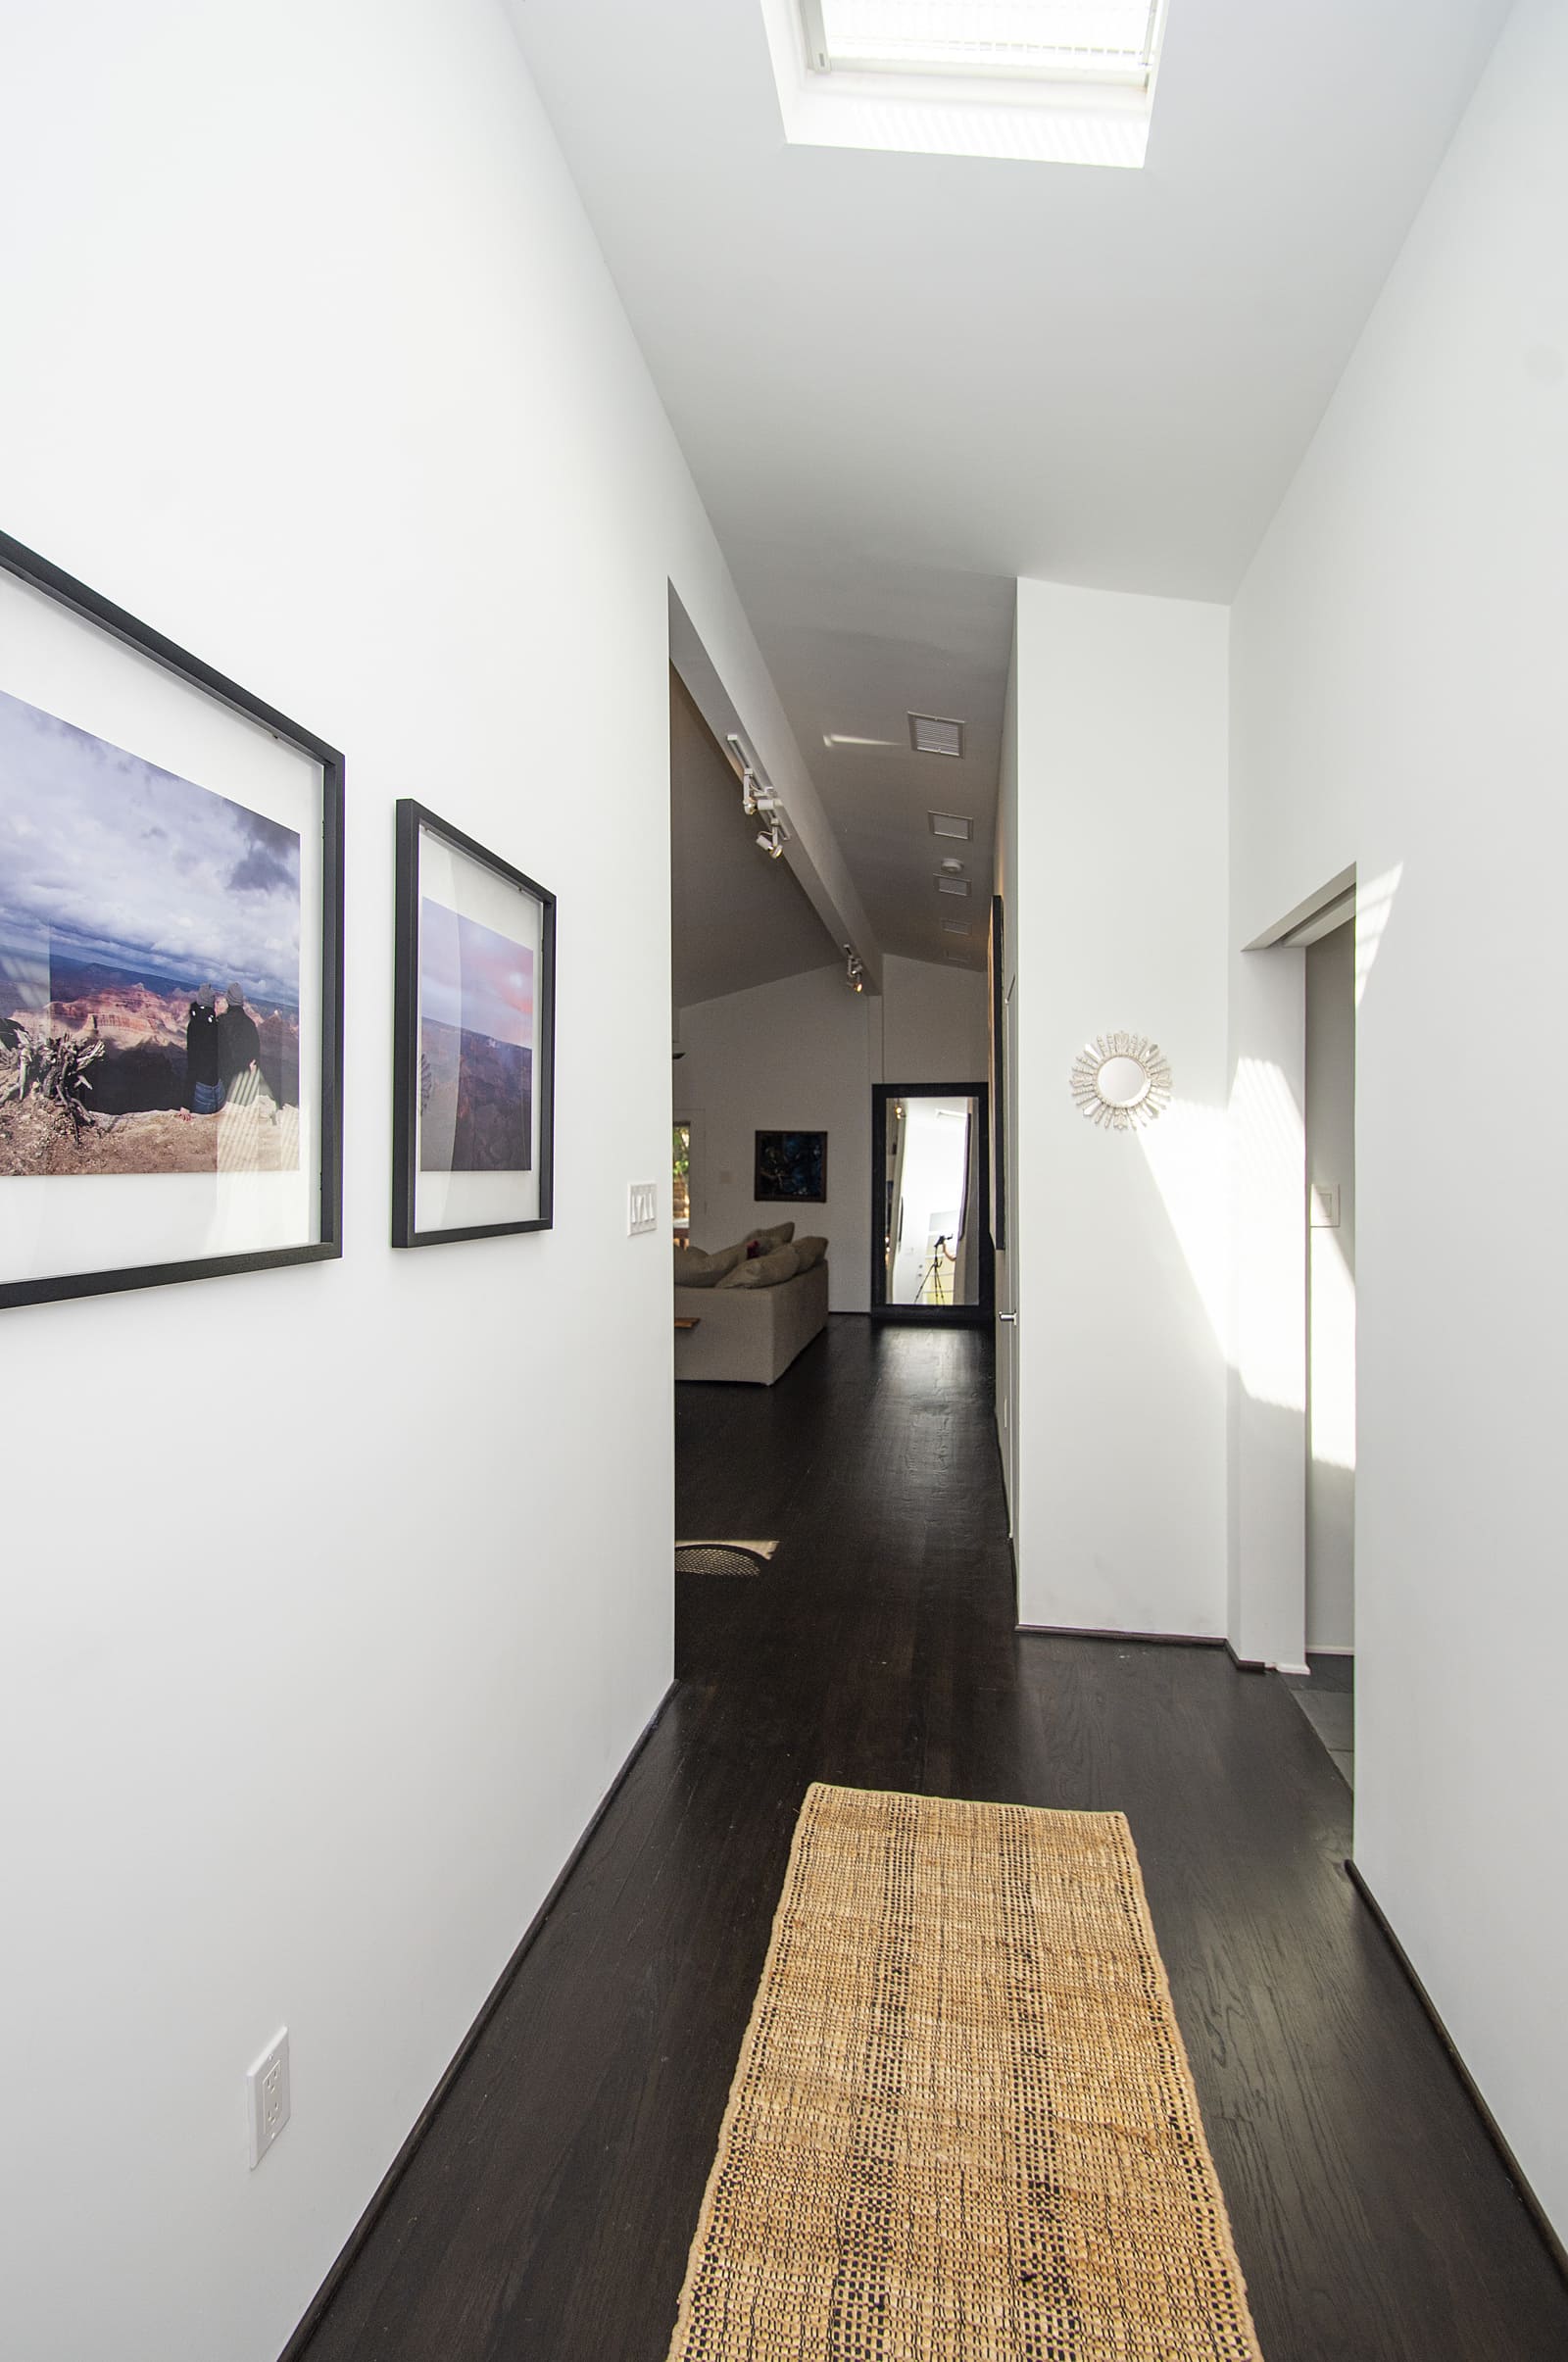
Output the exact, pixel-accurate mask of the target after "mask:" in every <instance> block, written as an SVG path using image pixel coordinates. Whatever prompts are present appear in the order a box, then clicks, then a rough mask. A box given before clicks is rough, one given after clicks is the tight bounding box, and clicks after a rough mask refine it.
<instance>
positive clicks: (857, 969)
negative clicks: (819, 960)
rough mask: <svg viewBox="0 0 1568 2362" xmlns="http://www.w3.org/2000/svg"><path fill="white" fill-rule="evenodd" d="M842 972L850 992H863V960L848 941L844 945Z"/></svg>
mask: <svg viewBox="0 0 1568 2362" xmlns="http://www.w3.org/2000/svg"><path fill="white" fill-rule="evenodd" d="M844 959H845V969H844V973H845V977H846V980H847V981H848V984H849V987H850V990H851V992H852V993H863V992H864V990H865V961H864V960H862V959H861V958H860V956H859V954H858V952H857V951H856V950H855V948H854V946H853V945H852V944H848V943H847V944H846V945H845V946H844Z"/></svg>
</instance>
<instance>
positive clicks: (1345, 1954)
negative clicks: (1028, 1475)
mask: <svg viewBox="0 0 1568 2362" xmlns="http://www.w3.org/2000/svg"><path fill="white" fill-rule="evenodd" d="M990 1356H991V1347H990V1341H989V1339H988V1338H987V1337H986V1336H984V1335H983V1334H981V1333H979V1332H976V1331H972V1330H964V1331H957V1332H954V1333H947V1334H945V1333H942V1332H940V1331H933V1330H924V1329H904V1328H891V1329H878V1328H877V1327H875V1326H874V1325H873V1324H872V1323H870V1322H869V1321H867V1320H864V1319H860V1318H846V1317H839V1318H835V1319H834V1320H833V1321H832V1322H831V1324H830V1326H829V1330H828V1332H827V1335H826V1337H825V1338H824V1339H822V1340H820V1341H819V1342H818V1343H816V1344H815V1345H813V1346H812V1347H811V1348H810V1349H809V1351H808V1352H807V1353H806V1354H805V1355H804V1356H803V1358H802V1359H801V1360H800V1361H799V1362H798V1363H797V1364H796V1366H795V1367H794V1368H793V1369H792V1370H791V1371H790V1372H789V1373H788V1375H787V1376H786V1377H785V1378H784V1379H783V1380H782V1381H781V1382H780V1384H779V1385H777V1386H776V1387H774V1388H772V1389H769V1390H761V1389H751V1388H739V1387H737V1388H733V1389H725V1388H720V1387H716V1386H715V1387H696V1386H687V1387H683V1388H680V1389H678V1390H677V1402H676V1416H677V1500H678V1506H677V1527H678V1531H679V1532H680V1533H681V1534H682V1535H683V1536H691V1537H694V1538H697V1537H703V1538H710V1537H711V1538H718V1537H723V1536H730V1535H733V1536H737V1537H742V1536H744V1537H754V1536H755V1537H769V1536H776V1537H778V1539H779V1546H780V1547H779V1550H778V1552H777V1555H776V1557H775V1558H774V1560H773V1563H772V1565H771V1567H770V1568H769V1569H768V1570H767V1572H766V1573H765V1574H762V1575H760V1576H759V1577H757V1578H755V1579H739V1580H727V1581H726V1580H721V1579H713V1578H704V1579H692V1580H690V1581H688V1582H686V1583H684V1584H683V1585H682V1587H681V1590H680V1596H679V1598H678V1601H677V1619H678V1620H677V1674H678V1677H679V1679H678V1687H677V1689H676V1691H675V1693H674V1696H673V1698H672V1699H671V1701H670V1703H669V1705H668V1707H667V1709H666V1711H665V1713H664V1715H663V1717H662V1721H661V1722H660V1723H659V1725H658V1727H657V1729H656V1730H655V1732H654V1735H653V1737H652V1739H651V1740H650V1742H649V1744H648V1746H647V1747H646V1748H645V1749H644V1751H643V1753H642V1755H641V1757H640V1758H639V1760H638V1761H637V1763H636V1765H635V1767H634V1769H633V1771H632V1773H631V1775H630V1777H629V1778H628V1780H627V1781H626V1782H625V1784H624V1786H623V1787H622V1789H621V1790H620V1792H619V1794H618V1796H616V1798H615V1800H614V1802H613V1805H612V1807H611V1809H610V1811H609V1813H608V1814H607V1816H606V1818H605V1820H604V1822H603V1824H602V1826H601V1827H600V1829H599V1831H598V1832H597V1834H596V1835H595V1837H594V1839H593V1841H592V1843H591V1845H589V1847H588V1849H587V1851H586V1852H585V1854H584V1856H583V1858H582V1861H581V1863H580V1865H579V1866H578V1868H577V1870H576V1872H575V1873H574V1875H573V1877H572V1878H571V1880H570V1882H569V1884H568V1885H567V1887H566V1889H565V1891H564V1895H563V1897H562V1899H561V1901H560V1903H559V1904H558V1906H557V1907H556V1909H555V1910H554V1912H553V1913H552V1914H551V1916H550V1918H549V1920H548V1922H547V1924H546V1926H545V1928H544V1930H543V1932H542V1933H541V1935H540V1937H539V1939H538V1941H537V1942H536V1943H535V1944H534V1945H533V1947H532V1948H531V1950H530V1951H529V1953H528V1954H527V1956H526V1957H525V1959H524V1962H523V1964H522V1967H521V1969H520V1971H519V1973H518V1975H517V1977H516V1978H515V1982H514V1983H513V1985H512V1987H511V1988H510V1989H509V1991H508V1993H506V1995H505V1996H504V1998H503V2000H502V2002H501V2004H500V2006H499V2008H498V2009H497V2011H496V2013H495V2015H494V2017H493V2018H492V2020H491V2022H490V2024H489V2026H488V2027H487V2028H486V2030H485V2033H484V2035H483V2036H482V2038H481V2040H480V2041H479V2042H478V2044H477V2046H476V2048H475V2050H474V2052H473V2054H472V2056H471V2057H470V2058H469V2059H468V2061H467V2062H466V2066H465V2068H464V2069H463V2071H462V2073H461V2075H460V2077H459V2078H458V2081H457V2083H456V2085H455V2087H454V2089H453V2091H452V2093H451V2095H450V2096H449V2098H448V2100H447V2102H446V2104H445V2106H444V2107H443V2109H442V2110H441V2112H440V2113H439V2115H438V2116H437V2118H436V2119H435V2122H434V2124H433V2126H432V2128H431V2130H430V2132H429V2134H428V2136H427V2138H426V2139H425V2141H424V2142H423V2144H422V2146H421V2148H420V2149H419V2151H418V2153H417V2156H416V2158H415V2160H414V2162H413V2164H412V2166H411V2168H410V2170H409V2172H408V2174H407V2175H406V2177H405V2178H404V2180H403V2182H402V2183H401V2185H400V2186H399V2188H398V2189H397V2190H396V2191H395V2192H394V2194H393V2196H392V2198H391V2201H390V2203H389V2205H388V2207H387V2209H386V2211H385V2213H384V2214H383V2216H382V2218H381V2220H380V2221H379V2223H378V2224H377V2225H376V2227H375V2229H374V2231H373V2233H372V2234H371V2236H370V2238H369V2239H368V2242H367V2245H366V2247H365V2250H364V2252H363V2253H362V2254H361V2256H360V2257H359V2258H358V2260H357V2261H356V2263H355V2264H354V2266H353V2267H352V2268H351V2270H350V2272H349V2274H348V2276H347V2278H346V2280H345V2282H344V2285H343V2287H342V2288H341V2289H340V2291H339V2293H338V2295H337V2298H336V2301H335V2302H334V2304H333V2306H332V2307H331V2309H330V2311H329V2313H328V2315H327V2318H326V2320H325V2322H324V2323H323V2325H322V2327H321V2328H320V2330H319V2332H318V2334H317V2336H316V2337H315V2338H314V2340H313V2341H312V2342H311V2343H310V2345H309V2347H308V2348H307V2349H306V2350H307V2351H308V2353H309V2356H310V2362H372V2358H373V2362H429V2358H430V2357H432V2356H435V2355H439V2356H440V2357H441V2362H501V2358H502V2357H507V2358H508V2362H662V2356H663V2354H664V2352H665V2348H666V2345H667V2342H668V2337H669V2333H670V2328H671V2324H672V2320H673V2315H674V2306H675V2297H676V2291H677V2288H678V2286H679V2283H680V2279H681V2275H682V2271H683V2267H684V2263H685V2257H686V2250H687V2246H688V2243H689V2240H690V2239H691V2236H692V2232H693V2228H694V2226H695V2223H696V2218H697V2210H698V2204H699V2200H700V2198H701V2195H702V2191H703V2188H704V2184H705V2182H706V2179H707V2176H708V2171H709V2166H710V2163H711V2157H712V2152H713V2148H714V2144H715V2141H716V2138H717V2133H718V2125H719V2119H720V2115H721V2113H722V2110H723V2106H724V2101H725V2097H726V2093H727V2090H728V2084H729V2079H730V2074H731V2071H732V2068H733V2065H734V2061H735V2057H736V2054H737V2051H738V2048H739V2044H740V2041H741V2036H742V2033H743V2030H744V2028H745V2025H746V2022H747V2018H748V2016H749V2013H750V2009H751V2004H752V1997H753V1993H754V1990H755V1987H756V1983H757V1980H758V1977H759V1975H760V1968H761V1963H762V1957H763V1952H764V1949H765V1946H766V1941H767V1935H768V1929H769V1924H770V1920H771V1914H772V1910H773V1905H774V1902H775V1899H776V1896H777V1894H778V1889H779V1885H780V1882H781V1879H782V1876H783V1871H784V1865H785V1858H786V1853H787V1849H788V1845H789V1840H790V1834H791V1830H792V1827H793V1823H794V1819H795V1814H796V1811H797V1808H798V1806H799V1803H800V1800H801V1797H802V1795H803V1793H804V1791H805V1789H806V1786H807V1784H808V1783H809V1781H810V1780H812V1779H822V1780H828V1781H835V1782H842V1783H848V1784H858V1785H861V1786H867V1787H884V1788H895V1789H910V1790H917V1791H924V1792H927V1793H930V1794H943V1795H950V1796H960V1797H977V1798H980V1797H985V1798H1005V1799H1010V1800H1015V1801H1019V1802H1025V1803H1034V1804H1048V1805H1058V1806H1079V1807H1119V1808H1121V1809H1123V1810H1125V1811H1126V1812H1127V1814H1128V1815H1129V1818H1130V1820H1131V1823H1132V1828H1133V1833H1134V1837H1135V1839H1136V1842H1137V1844H1138V1847H1139V1851H1140V1855H1141V1857H1142V1862H1143V1868H1144V1874H1145V1879H1146V1882H1147V1887H1148V1893H1149V1898H1150V1903H1151V1907H1152V1913H1153V1918H1154V1922H1155V1926H1156V1928H1157V1930H1158V1934H1159V1941H1160V1945H1161V1949H1162V1952H1163V1955H1164V1959H1165V1964H1166V1967H1167V1969H1168V1971H1169V1974H1170V1980H1171V1986H1172V1989H1173V1993H1174V1997H1175V2002H1176V2007H1177V2011H1178V2014H1179V2016H1180V2019H1181V2023H1182V2028H1183V2032H1184V2034H1185V2037H1186V2041H1187V2043H1188V2047H1189V2050H1190V2053H1191V2057H1192V2065H1193V2070H1194V2074H1195V2077H1196V2080H1197V2084H1198V2089H1199V2092H1200V2096H1201V2102H1202V2106H1203V2111H1204V2118H1205V2123H1206V2127H1207V2131H1208V2136H1209V2140H1210V2143H1211V2146H1212V2148H1213V2152H1214V2157H1215V2162H1216V2164H1217V2166H1218V2169H1219V2173H1220V2177H1221V2180H1222V2182H1223V2183H1224V2186H1225V2190H1226V2194H1227V2198H1228V2201H1229V2205H1230V2210H1231V2214H1232V2218H1233V2223H1234V2227H1235V2232H1236V2238H1237V2244H1238V2246H1239V2249H1240V2252H1241V2258H1242V2263H1243V2267H1244V2269H1245V2271H1246V2274H1247V2278H1248V2283H1249V2288H1250V2296H1251V2302H1252V2309H1253V2312H1254V2315H1255V2318H1256V2323H1257V2329H1258V2335H1259V2338H1260V2341H1261V2344H1262V2349H1263V2352H1264V2354H1265V2355H1266V2356H1267V2357H1268V2362H1480V2358H1481V2357H1485V2358H1486V2362H1546V2357H1547V2356H1550V2355H1554V2354H1558V2353H1561V2352H1563V2351H1568V2290H1565V2288H1564V2287H1563V2285H1562V2283H1561V2282H1560V2281H1559V2279H1558V2278H1557V2276H1556V2274H1555V2272H1554V2270H1553V2268H1552V2266H1551V2264H1550V2262H1549V2261H1548V2258H1547V2256H1546V2254H1545V2251H1544V2247H1543V2245H1542V2243H1541V2241H1540V2239H1539V2238H1538V2236H1537V2234H1536V2232H1535V2230H1534V2229H1533V2227H1532V2225H1531V2223H1530V2221H1529V2219H1528V2218H1527V2216H1526V2215H1525V2213H1524V2210H1523V2208H1522V2206H1521V2205H1520V2203H1519V2201H1518V2199H1517V2197H1516V2196H1515V2194H1514V2192H1513V2190H1512V2188H1511V2186H1510V2184H1509V2183H1508V2181H1507V2179H1506V2177H1505V2175H1504V2173H1503V2171H1502V2169H1501V2167H1500V2165H1499V2164H1498V2162H1497V2160H1496V2157H1495V2153H1494V2151H1493V2149H1492V2147H1491V2145H1490V2143H1489V2141H1488V2140H1487V2138H1486V2135H1485V2134H1484V2132H1483V2130H1482V2127H1481V2124H1480V2122H1479V2120H1478V2119H1477V2117H1476V2115H1475V2112H1474V2110H1473V2108H1472V2107H1471V2104H1470V2102H1469V2100H1468V2099H1467V2098H1466V2096H1465V2094H1464V2092H1463V2091H1462V2090H1461V2088H1460V2086H1459V2083H1458V2081H1457V2078H1456V2077H1455V2075H1454V2073H1453V2071H1452V2069H1451V2067H1450V2066H1449V2064H1448V2062H1447V2059H1446V2055H1445V2053H1444V2051H1443V2049H1442V2047H1441V2045H1440V2043H1439V2042H1438V2040H1437V2038H1436V2037H1435V2035H1434V2034H1433V2033H1432V2031H1431V2029H1430V2027H1429V2025H1428V2023H1427V2021H1426V2019H1425V2018H1424V2016H1423V2015H1422V2013H1421V2011H1420V2009H1419V2007H1418V2005H1417V2003H1416V2001H1415V1999H1414V1997H1413V1995H1412V1994H1411V1993H1410V1991H1409V1989H1408V1987H1407V1986H1406V1984H1405V1981H1404V1979H1403V1977H1402V1975H1401V1973H1400V1971H1399V1969H1398V1968H1397V1965H1396V1962H1395V1960H1394V1958H1393V1956H1392V1954H1391V1953H1390V1951H1389V1949H1388V1947H1387V1945H1386V1944H1385V1943H1384V1941H1383V1939H1382V1938H1381V1936H1380V1935H1379V1934H1378V1932H1377V1930H1376V1928H1375V1926H1374V1925H1373V1922H1372V1921H1371V1919H1370V1917H1369V1916H1368V1914H1367V1912H1366V1911H1365V1909H1364V1908H1363V1906H1362V1905H1361V1904H1360V1903H1359V1902H1358V1900H1357V1899H1356V1897H1355V1895H1354V1894H1353V1893H1352V1891H1351V1889H1350V1887H1349V1884H1348V1881H1347V1879H1346V1877H1345V1875H1344V1871H1343V1868H1342V1863H1343V1859H1344V1857H1345V1855H1346V1853H1347V1852H1348V1849H1349V1841H1350V1802H1351V1799H1350V1795H1349V1792H1348V1788H1347V1786H1346V1784H1345V1781H1344V1780H1343V1779H1342V1777H1341V1776H1340V1773H1339V1772H1338V1771H1337V1770H1336V1768H1335V1766H1334V1764H1333V1762H1332V1761H1331V1759H1330V1757H1329V1756H1328V1754H1327V1753H1326V1752H1325V1750H1324V1748H1323V1747H1322V1746H1321V1745H1320V1743H1319V1741H1318V1739H1317V1737H1316V1736H1315V1734H1314V1733H1313V1731H1312V1730H1311V1728H1310V1727H1309V1726H1308V1724H1307V1722H1306V1720H1305V1718H1304V1717H1303V1715H1302V1714H1301V1713H1300V1712H1299V1710H1298V1708H1297V1706H1296V1705H1295V1703H1294V1701H1293V1700H1292V1698H1290V1696H1289V1695H1288V1693H1287V1691H1286V1690H1285V1688H1284V1686H1283V1685H1282V1684H1281V1683H1280V1682H1278V1681H1276V1680H1274V1679H1259V1678H1258V1677H1256V1676H1250V1675H1244V1674H1240V1673H1238V1672H1236V1671H1235V1670H1234V1668H1233V1667H1232V1665H1231V1663H1230V1662H1229V1660H1228V1658H1227V1657H1226V1656H1225V1654H1224V1653H1223V1652H1222V1651H1221V1650H1219V1649H1209V1648H1181V1647H1156V1646H1146V1645H1138V1644H1133V1643H1127V1644H1121V1643H1116V1642H1104V1641H1088V1640H1084V1641H1072V1640H1057V1639H1050V1638H1046V1637H1044V1636H1040V1635H1019V1634H1018V1633H1016V1632H1015V1631H1014V1629H1013V1624H1012V1613H1013V1608H1012V1591H1011V1572H1010V1560H1009V1551H1008V1545H1007V1536H1006V1523H1005V1509H1004V1503H1003V1498H1002V1492H1001V1479H1000V1469H999V1463H998V1457H997V1452H996V1446H995V1440H994V1435H993V1431H992V1426H991V1408H990Z"/></svg>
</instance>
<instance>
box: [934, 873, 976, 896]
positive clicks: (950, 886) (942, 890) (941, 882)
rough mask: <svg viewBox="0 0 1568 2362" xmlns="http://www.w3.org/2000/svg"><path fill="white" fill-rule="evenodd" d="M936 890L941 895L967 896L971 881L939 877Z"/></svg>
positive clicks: (960, 878) (963, 878) (964, 878)
mask: <svg viewBox="0 0 1568 2362" xmlns="http://www.w3.org/2000/svg"><path fill="white" fill-rule="evenodd" d="M936 888H937V892H938V893H939V894H967V893H968V891H969V881H968V879H967V878H966V877H939V878H938V879H937V881H936Z"/></svg>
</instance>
